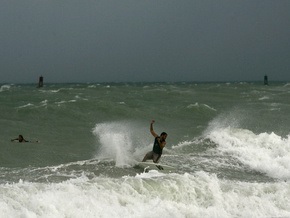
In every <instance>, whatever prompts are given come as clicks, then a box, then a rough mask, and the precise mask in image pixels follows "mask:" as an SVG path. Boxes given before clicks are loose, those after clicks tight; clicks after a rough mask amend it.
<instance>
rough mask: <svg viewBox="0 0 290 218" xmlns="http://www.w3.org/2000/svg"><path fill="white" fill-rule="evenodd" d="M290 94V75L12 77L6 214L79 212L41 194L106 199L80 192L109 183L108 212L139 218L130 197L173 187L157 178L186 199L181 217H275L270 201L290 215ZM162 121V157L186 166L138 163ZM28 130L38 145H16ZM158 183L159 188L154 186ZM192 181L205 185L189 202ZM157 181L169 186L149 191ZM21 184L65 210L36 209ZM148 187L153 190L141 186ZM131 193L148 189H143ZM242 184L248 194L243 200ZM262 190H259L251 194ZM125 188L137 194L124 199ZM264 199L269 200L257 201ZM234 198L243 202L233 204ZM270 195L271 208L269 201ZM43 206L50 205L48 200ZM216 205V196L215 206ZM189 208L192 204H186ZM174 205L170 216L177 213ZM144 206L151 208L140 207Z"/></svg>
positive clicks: (1, 96)
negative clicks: (82, 80) (286, 79)
mask: <svg viewBox="0 0 290 218" xmlns="http://www.w3.org/2000/svg"><path fill="white" fill-rule="evenodd" d="M289 97H290V85H289V83H282V82H281V83H272V84H270V85H269V86H264V85H263V84H261V83H101V84H45V86H44V87H43V88H36V85H35V84H2V85H1V88H0V102H1V106H0V126H1V131H0V155H1V156H0V170H1V176H0V184H2V186H1V188H0V191H2V193H3V196H4V198H2V200H0V203H2V204H3V205H5V206H4V207H3V208H5V211H6V215H9V214H12V215H16V214H17V215H19V214H20V215H23V214H24V215H25V214H26V212H23V211H29V212H27V213H28V217H34V215H36V216H38V215H41V216H43V217H46V216H50V215H55V214H56V217H64V216H65V215H66V216H69V215H68V212H64V211H62V210H61V209H60V208H58V207H57V206H56V205H57V204H59V203H60V202H58V203H55V202H52V201H51V199H50V198H47V197H46V196H45V195H42V194H41V193H43V192H44V190H47V191H48V193H49V194H51V195H54V194H53V193H55V192H57V191H56V190H63V189H69V190H68V192H67V193H68V194H69V195H73V196H74V195H76V196H78V197H79V198H80V199H82V200H83V201H84V202H86V201H89V202H91V201H92V199H94V201H97V200H96V198H97V197H95V196H90V198H89V199H88V198H87V196H85V195H83V194H81V193H83V192H85V190H94V191H96V192H98V190H103V192H102V194H103V195H102V194H100V193H99V194H100V195H101V196H99V197H100V198H101V199H103V202H102V203H103V204H104V205H103V206H104V208H107V210H105V209H104V211H103V213H101V214H102V215H108V216H110V215H112V214H111V212H112V209H113V210H117V211H119V212H121V213H123V214H125V215H126V214H127V216H128V217H130V216H131V215H128V214H131V213H130V211H131V212H132V208H139V206H138V205H131V203H130V202H131V201H135V203H137V202H139V203H140V205H141V204H142V205H148V206H149V205H151V206H152V205H154V202H147V203H146V202H144V201H143V200H141V199H143V197H144V198H147V197H150V198H153V199H156V198H155V197H153V196H156V195H157V196H159V197H161V196H163V195H162V192H164V191H165V190H164V189H163V188H164V187H163V186H160V185H159V182H158V181H159V179H161V178H162V181H166V182H165V184H166V186H167V188H169V189H170V190H171V191H170V192H168V195H166V196H167V197H165V199H163V200H167V204H165V208H167V209H168V210H167V211H169V209H170V210H171V211H172V208H177V209H175V210H176V211H175V210H174V211H175V212H174V213H173V215H176V216H177V215H178V217H180V216H181V217H196V216H199V217H200V216H203V217H210V215H213V214H215V215H216V214H219V215H220V216H216V217H221V216H222V217H233V216H235V217H240V216H241V217H246V216H247V215H249V214H250V215H253V216H252V217H256V216H258V215H261V214H262V215H263V214H264V215H266V214H268V215H269V210H270V209H271V211H272V212H271V213H270V215H272V216H276V215H277V216H282V215H283V216H290V210H289V208H288V207H287V206H286V205H288V203H289V202H288V201H289V200H285V199H290V195H289V192H283V190H285V189H287V188H288V189H289V182H288V181H289V178H290V164H289V163H290V143H289V142H290V139H289V133H290V129H289V126H290V116H289V111H290V101H289ZM152 119H154V120H155V121H156V122H155V124H154V130H155V131H156V132H157V133H161V132H163V131H165V132H167V133H168V138H167V145H166V148H165V149H164V152H163V156H162V159H161V162H162V163H164V164H167V165H170V166H173V167H175V168H176V172H174V173H172V174H165V175H163V174H159V173H158V172H149V173H143V172H142V171H140V169H137V168H135V167H134V166H135V164H136V162H138V161H141V160H142V158H143V156H144V155H145V153H146V152H147V151H149V150H151V149H152V143H153V140H154V139H153V137H152V136H151V134H150V132H149V125H150V122H151V120H152ZM19 134H22V135H23V136H24V138H25V139H27V140H29V141H32V142H29V143H18V142H11V139H13V138H16V137H17V136H18V135H19ZM35 141H39V142H37V143H36V142H35ZM155 173H157V174H155ZM140 181H141V183H140ZM147 182H148V183H147ZM155 182H156V184H155ZM144 183H145V184H144ZM13 184H14V185H13ZM105 184H107V185H105ZM108 184H109V185H108ZM114 184H123V185H122V186H120V187H117V185H114ZM149 184H151V185H152V186H151V185H150V186H148V187H147V185H149ZM188 184H191V185H192V188H193V189H194V187H195V189H194V193H191V195H190V196H189V195H187V198H188V200H189V202H188V201H187V200H184V194H183V195H182V193H183V192H184V190H188V187H187V185H188ZM59 186H61V187H62V188H61V189H60V187H59ZM129 186H130V188H129ZM144 186H145V187H144ZM20 187H22V188H24V189H22V188H20ZM125 187H127V188H125ZM150 187H151V188H152V187H159V188H158V189H156V190H155V191H154V192H155V195H152V192H149V190H151V188H150ZM197 187H198V190H199V191H198V190H197V189H196V188H197ZM210 187H211V188H214V189H215V191H213V190H212V189H211V188H210ZM70 188H71V190H70ZM95 188H96V190H95ZM15 189H20V190H21V191H20V192H23V190H26V191H25V193H22V194H24V195H27V196H30V197H35V198H36V195H35V193H37V195H41V196H42V198H43V200H44V201H45V202H46V203H47V204H50V205H54V207H56V209H55V210H56V212H55V214H53V213H52V212H51V210H40V209H39V210H40V211H39V210H38V209H37V210H36V209H33V208H30V207H28V206H27V205H26V203H27V202H28V199H26V198H21V197H19V198H18V197H15V196H14V195H12V196H11V191H12V190H15ZM32 189H33V190H34V191H33V190H32ZM143 189H145V190H146V193H143V192H142V191H140V190H143ZM153 189H154V188H153ZM132 190H134V191H133V192H138V193H139V194H140V195H141V196H139V197H136V196H135V195H134V194H132ZM160 190H163V191H162V192H159V191H160ZM206 190H207V191H206ZM235 190H238V191H237V192H241V193H244V194H242V195H241V196H240V197H238V196H237V195H236V194H237V193H236V191H235ZM267 190H268V191H267ZM112 191H113V193H115V194H112ZM147 191H148V193H147ZM208 191H209V192H208ZM252 191H254V192H256V193H257V196H256V195H255V196H253V195H252V194H250V193H252ZM140 192H142V193H140ZM165 192H166V191H165ZM109 193H111V195H112V196H114V197H115V198H118V199H119V201H121V202H123V203H121V204H124V205H127V206H124V207H121V208H122V209H121V208H120V207H119V206H120V205H119V203H116V202H114V201H113V200H112V201H111V202H110V203H109V202H108V203H104V200H105V199H108V198H110V197H108V196H111V195H110V194H109ZM169 193H171V194H172V195H171V194H169ZM189 193H190V192H189ZM198 193H199V194H198ZM269 193H271V199H269ZM281 193H282V194H281ZM59 194H60V195H61V196H58V197H59V199H60V201H61V202H62V203H67V202H66V198H69V196H68V195H67V194H64V193H63V192H61V193H59ZM63 195H65V196H63ZM119 195H120V196H127V199H122V200H120V198H121V197H120V196H119ZM62 196H63V197H62ZM134 196H135V197H134ZM172 196H175V197H173V198H172ZM209 196H211V197H209ZM226 196H227V197H226ZM279 196H280V197H281V196H282V197H281V199H280V198H279ZM256 197H257V199H258V200H257V201H256V203H253V202H255V201H254V199H255V198H256ZM161 198H164V196H163V197H161ZM216 198H222V199H224V200H223V201H224V202H228V204H229V205H231V206H230V207H228V206H227V204H226V203H225V204H223V205H221V204H219V203H217V202H216V201H215V200H213V199H216ZM230 198H231V199H232V200H231V202H232V203H230V201H228V200H229V199H230ZM282 198H283V199H284V200H283V199H282ZM7 199H10V200H7ZM181 199H183V200H181ZM246 199H248V200H249V202H247V200H246ZM274 201H276V203H274ZM13 202H18V203H19V204H21V205H22V206H19V208H20V209H19V208H18V209H17V208H16V209H15V203H13ZM20 202H22V203H20ZM23 202H24V203H23ZM190 202H195V203H194V204H191V203H190ZM277 202H278V203H277ZM176 204H177V205H179V206H176ZM253 204H254V205H255V207H254V208H255V209H253V208H252V209H249V210H245V212H244V213H243V212H241V211H240V210H239V209H238V208H239V207H241V206H242V207H245V208H248V207H249V208H250V205H253ZM260 204H266V205H268V207H262V208H261V207H260V206H259V205H260ZM35 205H38V206H39V202H35ZM174 205H175V206H174ZM205 205H208V206H209V205H211V207H212V210H209V209H208V206H205ZM45 207H46V206H45ZM184 207H186V208H189V209H187V210H183V209H182V208H184ZM72 208H73V206H72V207H71V208H70V209H72ZM80 208H82V211H87V214H91V215H92V216H88V217H98V216H96V214H99V212H100V210H99V209H96V210H94V209H90V212H88V210H87V207H86V206H85V204H84V205H81V206H80ZM140 208H141V206H140ZM140 208H139V209H140ZM70 209H68V210H70ZM7 211H8V212H9V213H8V212H7ZM194 211H195V212H194ZM2 212H4V209H3V211H2ZM251 212H252V214H251ZM4 214H5V213H4ZM31 214H32V215H31ZM84 214H86V213H84ZM157 214H164V211H163V212H162V211H159V212H157ZM166 214H167V215H168V216H166V217H170V213H167V212H166ZM194 214H195V215H196V216H191V215H194ZM30 215H31V216H30ZM135 215H137V217H146V216H144V214H143V213H142V212H140V211H139V212H135ZM112 216H113V217H119V216H118V215H112ZM71 217H74V216H71ZM131 217H134V216H131ZM173 217H174V216H173Z"/></svg>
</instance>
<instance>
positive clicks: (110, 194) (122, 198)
mask: <svg viewBox="0 0 290 218" xmlns="http://www.w3.org/2000/svg"><path fill="white" fill-rule="evenodd" d="M289 189H290V184H289V183H287V182H276V183H247V182H239V183H235V182H233V181H228V180H220V179H218V178H217V177H216V176H215V175H214V174H208V173H205V172H197V173H195V174H194V175H191V174H187V173H185V174H182V175H179V174H169V175H164V174H160V173H158V172H157V171H150V172H149V173H143V174H138V175H136V176H135V177H130V176H124V177H123V178H118V179H112V178H102V177H95V178H93V179H92V180H89V179H88V178H86V177H80V178H77V179H71V180H69V181H65V182H62V183H49V184H43V183H28V182H23V181H19V182H18V183H14V184H3V185H0V192H1V198H0V214H1V216H2V217H72V218H75V217H77V218H82V217H86V218H91V217H156V218H157V217H165V218H167V217H168V218H171V217H224V218H227V217H282V216H283V217H286V216H290V209H289V204H290V193H289V191H288V190H289Z"/></svg>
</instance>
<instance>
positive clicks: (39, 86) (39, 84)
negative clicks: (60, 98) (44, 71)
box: [38, 76, 43, 88]
mask: <svg viewBox="0 0 290 218" xmlns="http://www.w3.org/2000/svg"><path fill="white" fill-rule="evenodd" d="M41 87H43V76H40V77H39V81H38V88H41Z"/></svg>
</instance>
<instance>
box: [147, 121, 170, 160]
mask: <svg viewBox="0 0 290 218" xmlns="http://www.w3.org/2000/svg"><path fill="white" fill-rule="evenodd" d="M154 122H155V120H152V121H151V124H150V132H151V134H152V135H153V136H154V138H155V140H154V144H153V149H152V151H149V152H148V153H147V154H146V155H145V157H144V158H143V160H142V162H145V161H146V160H153V162H154V163H158V161H159V159H160V157H161V155H162V150H163V148H164V147H165V145H166V141H165V139H166V138H167V133H166V132H162V133H161V134H160V136H159V135H157V134H156V133H155V132H154V130H153V124H154Z"/></svg>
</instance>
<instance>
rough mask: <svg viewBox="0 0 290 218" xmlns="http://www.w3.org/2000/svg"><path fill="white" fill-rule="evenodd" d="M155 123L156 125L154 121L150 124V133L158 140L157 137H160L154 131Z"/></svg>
mask: <svg viewBox="0 0 290 218" xmlns="http://www.w3.org/2000/svg"><path fill="white" fill-rule="evenodd" d="M153 123H155V120H152V121H151V123H150V132H151V134H152V135H153V136H154V137H155V138H156V137H158V135H157V134H156V132H154V130H153Z"/></svg>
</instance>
